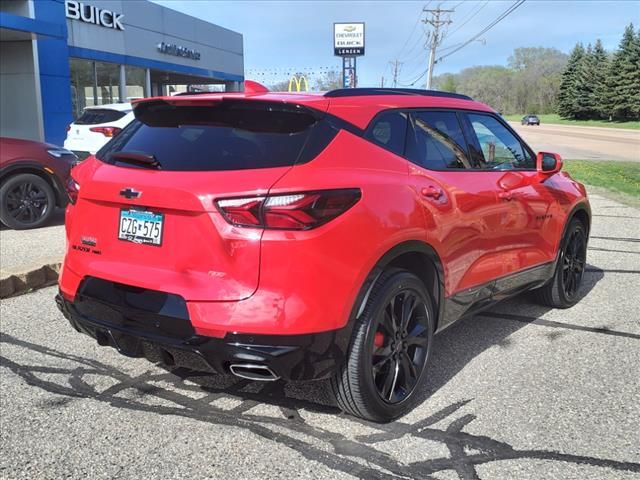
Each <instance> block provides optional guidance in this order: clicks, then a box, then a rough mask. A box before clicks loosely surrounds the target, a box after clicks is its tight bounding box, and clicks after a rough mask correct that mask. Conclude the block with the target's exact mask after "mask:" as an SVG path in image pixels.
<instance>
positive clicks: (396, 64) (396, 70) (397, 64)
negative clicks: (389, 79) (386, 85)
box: [389, 59, 402, 88]
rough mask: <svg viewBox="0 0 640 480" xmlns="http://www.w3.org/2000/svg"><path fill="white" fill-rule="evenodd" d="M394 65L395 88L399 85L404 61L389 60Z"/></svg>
mask: <svg viewBox="0 0 640 480" xmlns="http://www.w3.org/2000/svg"><path fill="white" fill-rule="evenodd" d="M389 63H390V64H391V65H392V66H393V88H396V87H397V86H398V73H400V67H401V66H402V62H400V61H398V59H396V60H394V61H393V62H389Z"/></svg>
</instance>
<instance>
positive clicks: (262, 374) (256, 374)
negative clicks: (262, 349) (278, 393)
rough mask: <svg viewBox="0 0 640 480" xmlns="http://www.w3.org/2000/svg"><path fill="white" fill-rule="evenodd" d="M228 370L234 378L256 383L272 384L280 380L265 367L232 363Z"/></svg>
mask: <svg viewBox="0 0 640 480" xmlns="http://www.w3.org/2000/svg"><path fill="white" fill-rule="evenodd" d="M229 370H231V373H233V374H234V375H235V376H236V377H240V378H246V379H247V380H255V381H258V382H274V381H276V380H280V377H279V376H278V375H276V374H275V373H274V371H273V370H271V369H270V368H269V367H267V366H266V365H257V364H253V363H234V364H233V365H231V366H230V367H229Z"/></svg>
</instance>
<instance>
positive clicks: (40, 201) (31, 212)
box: [0, 173, 55, 229]
mask: <svg viewBox="0 0 640 480" xmlns="http://www.w3.org/2000/svg"><path fill="white" fill-rule="evenodd" d="M54 209H55V194H54V192H53V189H52V188H51V186H50V185H49V184H48V183H47V182H46V181H45V180H44V179H43V178H41V177H39V176H38V175H34V174H30V173H23V174H18V175H15V176H13V177H10V178H8V179H6V180H4V181H3V185H2V187H1V188H0V220H2V223H4V224H5V225H6V226H8V227H10V228H14V229H27V228H36V227H40V226H42V225H43V224H44V223H46V222H47V221H48V220H49V218H50V217H51V215H52V214H53V211H54Z"/></svg>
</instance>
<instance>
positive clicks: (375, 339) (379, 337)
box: [373, 332, 384, 348]
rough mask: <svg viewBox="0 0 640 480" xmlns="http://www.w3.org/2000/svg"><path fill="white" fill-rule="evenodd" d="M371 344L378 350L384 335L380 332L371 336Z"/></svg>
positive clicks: (382, 343) (382, 342)
mask: <svg viewBox="0 0 640 480" xmlns="http://www.w3.org/2000/svg"><path fill="white" fill-rule="evenodd" d="M373 344H374V345H375V347H376V348H380V347H381V346H383V345H384V334H383V333H382V332H376V334H375V335H374V336H373Z"/></svg>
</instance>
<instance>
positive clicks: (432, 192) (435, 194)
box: [420, 185, 442, 200]
mask: <svg viewBox="0 0 640 480" xmlns="http://www.w3.org/2000/svg"><path fill="white" fill-rule="evenodd" d="M420 193H421V194H422V196H423V197H427V198H434V199H436V200H437V199H439V198H440V197H441V196H442V190H441V189H439V188H437V187H434V186H433V185H430V186H428V187H423V188H422V190H420Z"/></svg>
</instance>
